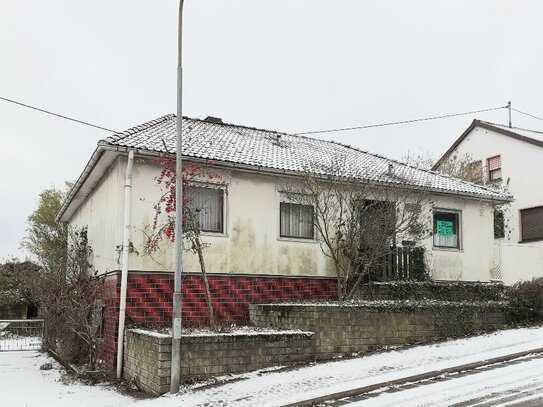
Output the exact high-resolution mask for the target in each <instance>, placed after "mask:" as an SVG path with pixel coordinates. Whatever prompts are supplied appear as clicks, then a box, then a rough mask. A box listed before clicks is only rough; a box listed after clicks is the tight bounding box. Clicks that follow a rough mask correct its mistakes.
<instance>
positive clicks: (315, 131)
mask: <svg viewBox="0 0 543 407" xmlns="http://www.w3.org/2000/svg"><path fill="white" fill-rule="evenodd" d="M506 108H507V106H500V107H492V108H489V109H481V110H472V111H470V112H462V113H452V114H445V115H441V116H432V117H424V118H418V119H409V120H401V121H397V122H388V123H378V124H366V125H363V126H352V127H341V128H337V129H326V130H314V131H304V132H299V133H294V134H295V135H297V136H301V135H306V134H321V133H335V132H340V131H350V130H359V129H371V128H375V127H385V126H397V125H400V124H407V123H416V122H425V121H428V120H438V119H446V118H448V117H456V116H466V115H469V114H475V113H483V112H490V111H492V110H500V109H506Z"/></svg>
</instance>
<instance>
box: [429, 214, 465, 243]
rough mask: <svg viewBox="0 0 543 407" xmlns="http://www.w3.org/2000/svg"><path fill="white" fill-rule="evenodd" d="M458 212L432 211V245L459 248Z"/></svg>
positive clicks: (459, 228)
mask: <svg viewBox="0 0 543 407" xmlns="http://www.w3.org/2000/svg"><path fill="white" fill-rule="evenodd" d="M460 231H461V227H460V212H458V211H447V210H438V209H436V210H435V211H434V247H444V248H452V249H460Z"/></svg>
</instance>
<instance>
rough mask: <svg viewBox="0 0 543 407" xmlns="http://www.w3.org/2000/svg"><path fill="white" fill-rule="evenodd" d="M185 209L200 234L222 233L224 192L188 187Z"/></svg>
mask: <svg viewBox="0 0 543 407" xmlns="http://www.w3.org/2000/svg"><path fill="white" fill-rule="evenodd" d="M187 209H188V210H189V212H190V215H191V216H192V217H193V221H194V222H197V227H199V228H200V230H201V231H202V232H215V233H223V232H224V225H223V223H224V222H223V219H224V214H223V212H224V190H223V189H221V188H209V187H208V188H206V187H189V190H188V191H187Z"/></svg>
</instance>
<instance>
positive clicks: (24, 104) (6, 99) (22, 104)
mask: <svg viewBox="0 0 543 407" xmlns="http://www.w3.org/2000/svg"><path fill="white" fill-rule="evenodd" d="M0 99H1V100H4V101H6V102H10V103H14V104H16V105H19V106H23V107H27V108H29V109H33V110H37V111H38V112H42V113H46V114H50V115H52V116H56V117H60V118H61V119H65V120H70V121H72V122H76V123H79V124H83V125H85V126H90V127H94V128H95V129H100V130H104V131H109V132H110V133H118V131H115V130H111V129H108V128H106V127H102V126H98V125H97V124H92V123H89V122H85V121H83V120H79V119H74V118H73V117H68V116H65V115H63V114H59V113H54V112H51V111H49V110H45V109H40V108H39V107H36V106H31V105H27V104H26V103H21V102H17V101H16V100H12V99H8V98H5V97H2V96H0Z"/></svg>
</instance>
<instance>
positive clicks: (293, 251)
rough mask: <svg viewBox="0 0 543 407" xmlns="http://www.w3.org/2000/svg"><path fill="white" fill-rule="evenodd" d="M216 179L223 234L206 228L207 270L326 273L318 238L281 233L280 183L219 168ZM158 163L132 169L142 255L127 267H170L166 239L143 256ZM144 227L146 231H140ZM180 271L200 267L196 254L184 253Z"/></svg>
mask: <svg viewBox="0 0 543 407" xmlns="http://www.w3.org/2000/svg"><path fill="white" fill-rule="evenodd" d="M212 170H213V171H214V172H217V173H218V174H220V175H221V179H220V181H219V182H221V183H225V184H226V185H227V189H228V193H227V195H226V196H225V217H224V221H225V232H226V233H224V234H217V233H204V234H203V235H204V237H203V240H204V241H205V242H206V243H209V244H210V247H209V248H206V249H205V260H206V267H207V269H208V271H209V272H210V273H233V274H255V275H285V276H288V275H292V276H297V275H301V276H330V275H331V270H330V269H327V268H326V262H325V259H324V256H323V255H322V253H321V250H320V246H319V244H318V242H316V241H304V240H300V239H284V238H279V199H280V192H279V191H280V190H281V186H282V185H283V182H282V181H281V179H279V178H277V177H273V176H268V175H261V174H254V173H246V172H241V171H221V170H218V169H212ZM158 172H159V168H158V167H157V166H156V165H153V164H150V163H149V162H142V161H137V163H136V165H135V166H134V172H133V186H134V187H133V195H132V208H133V209H132V219H133V225H134V227H133V231H132V236H131V240H132V241H133V243H134V246H135V247H137V248H138V250H139V251H140V255H139V256H137V255H135V254H131V256H130V269H131V270H145V271H151V270H172V269H173V250H172V249H173V245H172V244H171V243H169V242H164V243H163V244H162V245H161V251H158V252H156V253H155V254H154V255H153V256H152V257H150V256H143V255H141V252H142V250H141V249H140V248H142V247H143V245H144V243H145V239H146V234H145V233H148V232H149V225H151V224H152V221H153V214H154V210H153V205H154V204H155V203H156V202H157V201H158V199H159V197H160V194H161V189H160V188H159V187H158V186H157V185H156V183H154V182H153V180H154V178H155V177H156V176H157V175H158ZM142 231H146V232H145V233H143V232H142ZM183 261H184V264H183V267H184V270H185V271H187V272H199V271H200V267H199V264H198V261H197V257H196V256H195V255H193V254H190V253H186V255H185V257H184V259H183Z"/></svg>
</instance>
